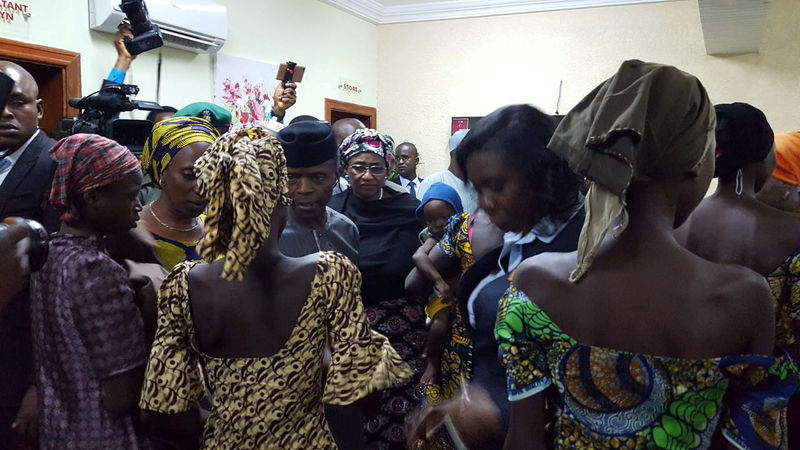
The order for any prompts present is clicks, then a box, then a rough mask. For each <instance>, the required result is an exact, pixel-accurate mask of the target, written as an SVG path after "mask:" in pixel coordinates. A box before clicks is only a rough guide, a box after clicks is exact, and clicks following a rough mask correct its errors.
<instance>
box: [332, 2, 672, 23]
mask: <svg viewBox="0 0 800 450" xmlns="http://www.w3.org/2000/svg"><path fill="white" fill-rule="evenodd" d="M319 1H321V2H323V3H327V4H330V5H333V6H336V7H337V8H339V9H342V10H344V11H347V12H349V13H351V14H353V15H355V16H358V17H361V18H362V19H365V20H368V21H370V22H372V23H375V24H379V25H380V24H388V23H403V22H424V21H429V20H446V19H463V18H468V17H484V16H497V15H504V14H523V13H532V12H540V11H555V10H561V9H575V8H596V7H600V6H615V5H631V4H637V3H658V2H667V1H676V0H319Z"/></svg>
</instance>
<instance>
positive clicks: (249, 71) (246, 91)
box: [0, 0, 279, 125]
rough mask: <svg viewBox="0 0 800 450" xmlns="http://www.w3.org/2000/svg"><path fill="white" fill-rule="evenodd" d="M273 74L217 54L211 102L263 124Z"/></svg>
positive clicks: (237, 117)
mask: <svg viewBox="0 0 800 450" xmlns="http://www.w3.org/2000/svg"><path fill="white" fill-rule="evenodd" d="M0 1H2V0H0ZM277 73H278V66H277V65H275V64H270V63H264V62H260V61H253V60H251V59H245V58H238V57H235V56H229V55H224V54H218V55H217V65H216V68H215V74H214V103H216V104H218V105H220V106H224V107H225V108H227V109H228V111H230V112H231V114H232V115H233V125H238V124H243V123H251V122H255V121H266V120H267V116H268V115H269V113H270V108H271V107H272V94H273V93H274V92H275V88H276V87H277V86H278V84H279V81H278V80H276V79H275V75H276V74H277Z"/></svg>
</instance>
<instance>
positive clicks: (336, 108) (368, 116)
mask: <svg viewBox="0 0 800 450" xmlns="http://www.w3.org/2000/svg"><path fill="white" fill-rule="evenodd" d="M351 117H352V118H355V119H358V120H360V121H361V122H363V123H364V125H366V126H367V128H373V129H377V128H378V110H376V109H375V108H373V107H371V106H363V105H357V104H355V103H347V102H342V101H339V100H332V99H329V98H326V99H325V120H326V121H327V122H328V123H330V124H333V123H334V122H336V121H337V120H339V119H347V118H351Z"/></svg>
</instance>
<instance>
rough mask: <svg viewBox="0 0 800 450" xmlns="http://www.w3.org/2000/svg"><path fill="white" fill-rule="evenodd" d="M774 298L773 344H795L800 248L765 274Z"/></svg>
mask: <svg viewBox="0 0 800 450" xmlns="http://www.w3.org/2000/svg"><path fill="white" fill-rule="evenodd" d="M767 281H768V282H769V287H770V289H772V297H773V299H774V300H775V313H776V316H777V317H776V322H777V328H776V330H775V346H776V347H778V348H779V349H782V350H787V349H788V348H789V347H791V346H794V345H796V344H797V339H798V336H797V333H798V332H799V331H800V248H798V249H797V250H795V251H794V253H792V255H791V256H789V257H788V258H787V259H786V261H784V262H783V264H781V265H780V267H778V268H777V269H775V271H774V272H772V273H771V274H770V275H768V276H767Z"/></svg>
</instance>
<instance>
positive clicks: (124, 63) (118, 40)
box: [114, 25, 136, 72]
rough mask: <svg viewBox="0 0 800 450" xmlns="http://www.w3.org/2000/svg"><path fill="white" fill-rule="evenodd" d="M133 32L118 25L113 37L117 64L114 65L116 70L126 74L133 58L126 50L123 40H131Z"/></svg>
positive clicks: (125, 26)
mask: <svg viewBox="0 0 800 450" xmlns="http://www.w3.org/2000/svg"><path fill="white" fill-rule="evenodd" d="M133 38H134V36H133V31H131V28H130V27H129V26H127V25H120V26H119V28H117V34H116V35H115V36H114V47H116V48H117V63H116V64H115V65H114V67H116V68H117V69H119V70H121V71H123V72H127V71H128V69H130V68H131V63H132V62H133V60H134V59H136V57H135V56H133V55H131V53H130V52H129V51H128V48H127V47H125V39H133Z"/></svg>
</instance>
